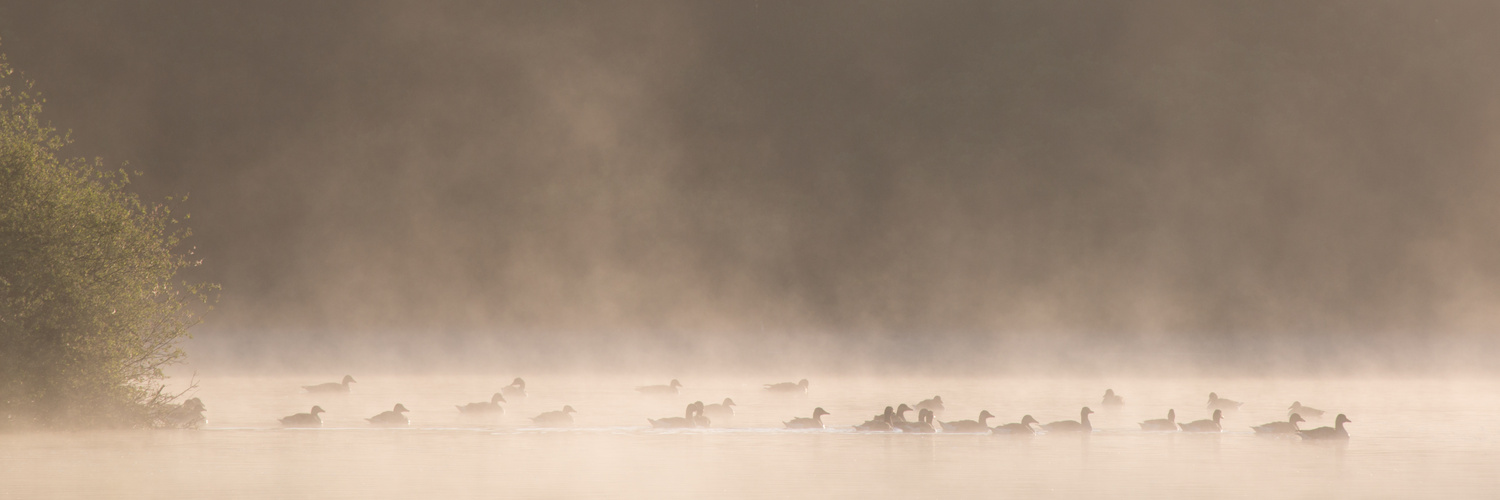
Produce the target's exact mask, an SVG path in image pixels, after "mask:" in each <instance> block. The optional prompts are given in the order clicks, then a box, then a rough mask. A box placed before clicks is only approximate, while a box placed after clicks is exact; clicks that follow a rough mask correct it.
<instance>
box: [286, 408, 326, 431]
mask: <svg viewBox="0 0 1500 500" xmlns="http://www.w3.org/2000/svg"><path fill="white" fill-rule="evenodd" d="M323 412H324V411H323V408H322V407H319V406H314V407H312V411H310V412H308V413H298V414H296V415H292V416H289V417H284V418H282V419H281V420H280V421H281V426H282V427H322V426H323V419H321V418H318V414H319V413H323Z"/></svg>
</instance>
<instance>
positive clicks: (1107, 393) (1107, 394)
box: [1104, 389, 1115, 397]
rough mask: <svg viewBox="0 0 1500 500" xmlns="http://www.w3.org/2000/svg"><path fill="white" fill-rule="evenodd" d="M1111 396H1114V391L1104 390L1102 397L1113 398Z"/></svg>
mask: <svg viewBox="0 0 1500 500" xmlns="http://www.w3.org/2000/svg"><path fill="white" fill-rule="evenodd" d="M1113 395H1115V390H1114V389H1105V390H1104V397H1110V396H1113Z"/></svg>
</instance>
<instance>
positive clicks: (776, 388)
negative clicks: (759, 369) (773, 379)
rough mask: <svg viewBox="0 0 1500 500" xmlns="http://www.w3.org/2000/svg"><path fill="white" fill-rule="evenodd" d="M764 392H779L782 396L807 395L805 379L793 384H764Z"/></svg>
mask: <svg viewBox="0 0 1500 500" xmlns="http://www.w3.org/2000/svg"><path fill="white" fill-rule="evenodd" d="M766 390H767V391H769V392H779V393H782V394H807V379H802V380H800V381H798V382H797V383H795V384H793V383H791V382H782V383H779V384H766Z"/></svg>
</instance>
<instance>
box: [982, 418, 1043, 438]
mask: <svg viewBox="0 0 1500 500" xmlns="http://www.w3.org/2000/svg"><path fill="white" fill-rule="evenodd" d="M1039 423H1041V422H1037V421H1036V419H1035V418H1032V416H1031V415H1026V416H1024V417H1021V421H1020V422H1015V423H1009V424H1003V425H997V426H995V428H994V430H992V431H991V432H994V433H995V434H1035V433H1036V429H1033V428H1032V427H1031V424H1039Z"/></svg>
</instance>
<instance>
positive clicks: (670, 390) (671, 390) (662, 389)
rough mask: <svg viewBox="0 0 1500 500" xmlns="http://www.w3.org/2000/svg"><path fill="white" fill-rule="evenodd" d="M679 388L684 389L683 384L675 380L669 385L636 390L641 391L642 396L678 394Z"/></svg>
mask: <svg viewBox="0 0 1500 500" xmlns="http://www.w3.org/2000/svg"><path fill="white" fill-rule="evenodd" d="M679 387H682V382H678V381H677V379H675V378H674V379H672V381H671V382H669V383H667V385H643V386H640V387H636V388H635V390H637V391H640V393H641V394H677V388H679Z"/></svg>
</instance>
